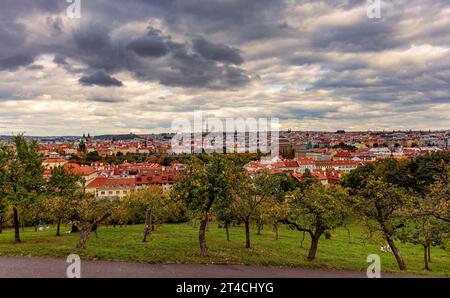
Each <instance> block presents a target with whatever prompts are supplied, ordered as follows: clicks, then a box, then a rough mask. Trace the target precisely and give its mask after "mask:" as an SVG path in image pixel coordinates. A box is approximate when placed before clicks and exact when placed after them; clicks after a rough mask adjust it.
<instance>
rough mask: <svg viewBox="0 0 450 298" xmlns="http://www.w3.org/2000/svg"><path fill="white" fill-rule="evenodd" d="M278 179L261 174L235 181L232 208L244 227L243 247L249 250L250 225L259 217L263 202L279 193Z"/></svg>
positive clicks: (243, 176) (244, 175) (245, 176)
mask: <svg viewBox="0 0 450 298" xmlns="http://www.w3.org/2000/svg"><path fill="white" fill-rule="evenodd" d="M280 186H281V183H280V177H279V176H277V175H270V174H269V173H261V174H257V175H246V174H243V175H241V177H240V179H239V181H237V185H236V189H235V190H236V192H235V195H234V200H233V206H234V210H235V212H236V215H237V217H238V218H239V219H240V220H241V221H242V222H243V223H244V225H245V247H246V248H250V223H251V221H252V220H253V219H256V218H257V217H259V216H260V214H259V213H260V211H261V206H262V204H263V203H264V202H266V201H268V200H270V199H272V198H274V197H275V195H276V194H277V193H280V192H281V188H280Z"/></svg>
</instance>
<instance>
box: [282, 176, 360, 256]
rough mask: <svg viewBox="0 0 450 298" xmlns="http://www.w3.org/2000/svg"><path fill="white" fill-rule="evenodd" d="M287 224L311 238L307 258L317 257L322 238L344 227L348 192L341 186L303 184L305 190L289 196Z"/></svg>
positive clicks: (348, 214) (316, 182) (348, 208)
mask: <svg viewBox="0 0 450 298" xmlns="http://www.w3.org/2000/svg"><path fill="white" fill-rule="evenodd" d="M285 204H286V210H287V211H286V215H285V219H284V222H285V223H286V224H288V225H290V226H291V227H292V228H294V229H296V230H297V231H299V232H306V233H307V234H308V235H309V236H310V237H311V246H310V248H309V252H308V257H307V259H308V260H309V261H312V260H314V259H315V257H316V253H317V248H318V244H319V239H320V237H321V236H322V234H323V233H325V231H329V230H332V229H334V228H336V227H338V226H341V225H343V223H344V222H345V219H346V218H347V217H348V216H350V214H351V211H350V207H349V201H348V195H347V192H346V191H345V190H344V189H343V188H340V187H337V186H334V185H331V186H323V185H321V184H320V182H318V181H314V182H311V181H308V182H307V183H306V182H304V183H303V185H302V187H301V188H299V189H297V190H294V191H293V192H292V193H290V194H288V195H287V196H286V202H285Z"/></svg>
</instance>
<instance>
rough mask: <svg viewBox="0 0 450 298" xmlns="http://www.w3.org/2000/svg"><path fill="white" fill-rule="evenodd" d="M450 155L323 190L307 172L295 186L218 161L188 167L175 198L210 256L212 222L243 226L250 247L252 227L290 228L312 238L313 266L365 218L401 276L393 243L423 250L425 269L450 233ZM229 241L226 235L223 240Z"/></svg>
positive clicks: (387, 163)
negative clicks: (324, 241)
mask: <svg viewBox="0 0 450 298" xmlns="http://www.w3.org/2000/svg"><path fill="white" fill-rule="evenodd" d="M449 165H450V154H448V153H443V154H434V155H430V156H426V157H420V158H417V159H414V160H403V161H398V160H396V159H386V160H381V161H378V162H375V163H372V164H369V165H367V166H364V167H361V168H358V169H357V170H355V171H353V172H352V173H350V174H349V175H347V176H345V177H344V179H343V181H342V183H341V185H338V186H333V185H331V186H323V185H321V184H320V183H319V182H318V181H317V180H316V179H315V178H314V177H313V176H312V175H311V174H310V173H309V172H307V173H305V174H304V175H303V177H302V181H301V183H299V184H298V183H296V182H295V181H293V180H292V179H291V178H290V176H287V175H284V174H280V175H270V174H268V173H262V174H258V175H255V176H249V175H247V174H246V173H245V171H243V170H242V169H241V168H240V167H239V166H237V165H235V164H234V163H233V161H232V160H227V159H226V158H223V157H221V156H219V155H211V156H203V157H201V158H197V159H194V160H192V162H191V163H190V167H189V171H188V172H187V173H186V177H184V178H183V179H182V180H180V181H178V182H177V183H176V184H175V185H174V188H173V193H172V194H173V196H174V197H175V198H177V199H179V200H181V201H183V202H185V203H186V206H187V208H188V209H190V210H192V212H193V213H194V214H195V215H196V216H197V217H198V218H199V220H200V229H199V244H200V251H201V253H202V254H203V255H207V254H208V249H207V245H206V239H205V229H206V225H207V222H208V220H209V219H210V217H211V215H212V214H215V215H216V217H217V219H218V220H219V221H222V222H223V223H224V225H225V228H227V227H228V226H229V224H230V223H231V222H233V221H237V222H241V223H243V224H244V225H245V234H246V247H247V248H249V247H250V232H249V227H250V223H251V222H252V221H253V222H255V223H257V225H258V226H260V225H261V224H262V223H263V222H266V223H270V224H271V225H273V227H274V230H275V231H277V227H278V224H287V225H289V226H290V227H291V228H293V229H296V230H298V231H299V232H302V233H306V234H308V235H309V237H310V238H311V246H310V248H309V252H308V256H307V259H308V260H314V259H315V257H316V252H317V249H318V243H319V239H320V238H321V237H322V235H324V233H327V232H329V231H331V230H333V229H335V228H336V227H339V226H345V225H347V224H348V223H349V222H350V221H352V220H353V219H354V218H362V219H364V221H365V222H366V226H367V228H368V229H369V231H370V232H371V233H378V234H379V235H381V236H382V237H383V239H384V240H385V241H386V242H387V243H388V244H389V246H390V248H391V249H392V251H393V254H394V256H395V258H396V260H397V263H398V266H399V268H400V269H401V270H406V269H407V267H406V264H405V261H404V259H403V258H402V256H401V254H400V250H399V248H398V247H397V244H396V242H395V240H401V241H404V242H410V243H414V244H420V245H422V246H423V248H424V263H425V269H427V270H429V265H428V262H429V261H430V258H431V257H430V247H431V246H438V245H443V244H444V243H445V241H446V240H447V239H448V236H449V232H450V225H449V221H450V208H449V205H450V188H449V176H450V166H449ZM227 237H228V232H227Z"/></svg>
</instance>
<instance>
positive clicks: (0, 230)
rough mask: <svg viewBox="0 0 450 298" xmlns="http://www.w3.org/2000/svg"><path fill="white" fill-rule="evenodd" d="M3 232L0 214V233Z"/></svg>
mask: <svg viewBox="0 0 450 298" xmlns="http://www.w3.org/2000/svg"><path fill="white" fill-rule="evenodd" d="M2 232H3V216H0V234H1V233H2Z"/></svg>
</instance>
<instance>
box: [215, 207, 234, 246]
mask: <svg viewBox="0 0 450 298" xmlns="http://www.w3.org/2000/svg"><path fill="white" fill-rule="evenodd" d="M216 216H217V220H218V221H219V222H222V223H223V225H224V227H225V232H226V234H227V241H230V231H229V228H230V224H231V223H232V222H234V221H235V220H236V218H237V217H236V212H235V210H234V209H233V206H229V205H227V206H219V207H218V208H217V210H216Z"/></svg>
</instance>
